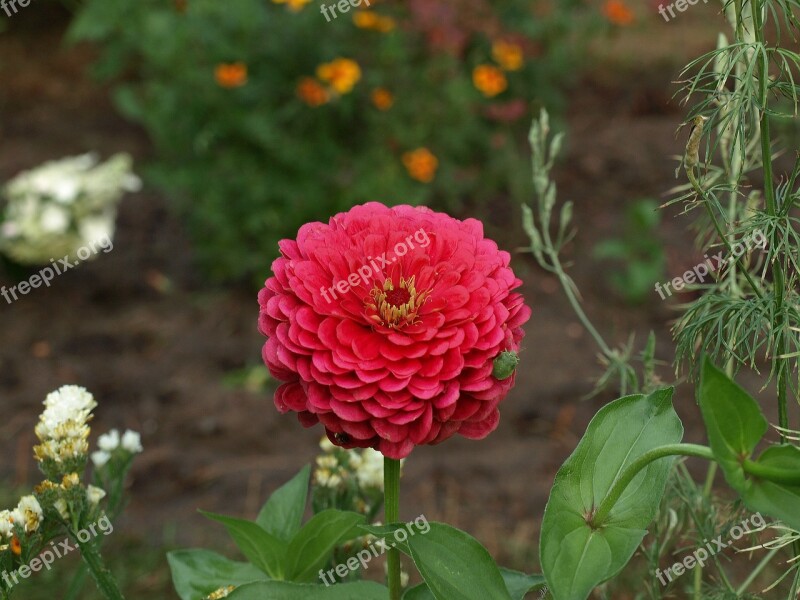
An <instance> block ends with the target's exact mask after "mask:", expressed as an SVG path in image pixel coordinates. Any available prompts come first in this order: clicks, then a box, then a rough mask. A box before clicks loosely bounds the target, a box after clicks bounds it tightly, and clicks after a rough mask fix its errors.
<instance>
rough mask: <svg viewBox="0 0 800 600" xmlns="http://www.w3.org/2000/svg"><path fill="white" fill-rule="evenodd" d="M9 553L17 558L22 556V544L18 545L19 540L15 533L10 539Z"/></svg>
mask: <svg viewBox="0 0 800 600" xmlns="http://www.w3.org/2000/svg"><path fill="white" fill-rule="evenodd" d="M11 551H12V552H13V553H14V554H16V555H17V556H19V555H20V554H22V544H20V543H19V538H18V537H17V534H16V533H15V534H14V537H12V538H11Z"/></svg>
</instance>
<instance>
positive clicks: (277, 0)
mask: <svg viewBox="0 0 800 600" xmlns="http://www.w3.org/2000/svg"><path fill="white" fill-rule="evenodd" d="M272 2H273V3H274V4H285V5H286V6H288V7H289V10H291V11H292V12H299V11H301V10H303V8H304V7H305V5H306V4H308V3H309V2H311V0H272Z"/></svg>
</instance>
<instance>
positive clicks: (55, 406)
mask: <svg viewBox="0 0 800 600" xmlns="http://www.w3.org/2000/svg"><path fill="white" fill-rule="evenodd" d="M44 405H45V410H44V412H43V413H42V414H41V416H40V417H39V423H37V425H36V429H35V432H36V437H37V438H39V441H40V442H41V443H40V444H39V445H37V446H35V447H34V448H33V452H34V455H35V457H36V459H37V460H38V461H39V462H40V463H42V462H44V461H48V460H49V461H53V462H55V463H56V464H59V465H60V464H62V463H64V462H66V461H69V460H72V459H74V460H77V461H79V462H80V461H82V460H84V459H85V457H86V455H87V454H88V453H89V442H88V438H89V425H88V422H89V421H90V420H91V418H92V411H93V410H94V408H95V407H96V406H97V402H95V400H94V397H93V396H92V395H91V394H90V393H89V392H87V391H86V390H85V389H84V388H82V387H78V386H75V385H65V386H63V387H61V388H60V389H58V390H56V391H55V392H51V393H50V394H48V395H47V398H46V399H45V401H44Z"/></svg>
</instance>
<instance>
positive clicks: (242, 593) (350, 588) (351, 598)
mask: <svg viewBox="0 0 800 600" xmlns="http://www.w3.org/2000/svg"><path fill="white" fill-rule="evenodd" d="M227 598H228V600H387V599H388V598H389V590H388V589H386V588H385V587H384V586H382V585H380V584H377V583H374V582H371V581H359V582H357V583H342V584H339V585H331V586H324V585H321V584H320V585H310V584H307V583H305V584H304V583H292V582H289V581H265V582H259V583H249V584H246V585H243V586H241V587H238V588H236V589H235V590H234V591H233V592H231V593H230V594H229V595H228V596H227Z"/></svg>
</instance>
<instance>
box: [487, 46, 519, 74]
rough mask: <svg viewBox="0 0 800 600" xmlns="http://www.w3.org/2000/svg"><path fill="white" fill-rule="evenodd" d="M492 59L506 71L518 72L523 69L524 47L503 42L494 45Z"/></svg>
mask: <svg viewBox="0 0 800 600" xmlns="http://www.w3.org/2000/svg"><path fill="white" fill-rule="evenodd" d="M492 57H493V58H494V60H495V62H497V64H498V65H500V66H501V67H503V68H504V69H505V70H506V71H518V70H519V69H521V68H522V63H523V54H522V47H521V46H519V45H518V44H514V43H512V42H504V41H502V40H500V41H497V42H495V43H494V44H493V45H492Z"/></svg>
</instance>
